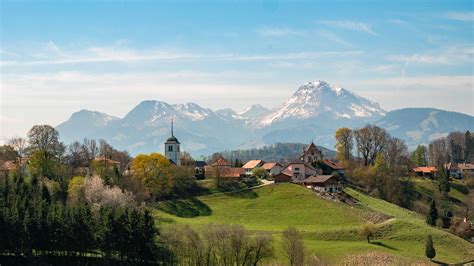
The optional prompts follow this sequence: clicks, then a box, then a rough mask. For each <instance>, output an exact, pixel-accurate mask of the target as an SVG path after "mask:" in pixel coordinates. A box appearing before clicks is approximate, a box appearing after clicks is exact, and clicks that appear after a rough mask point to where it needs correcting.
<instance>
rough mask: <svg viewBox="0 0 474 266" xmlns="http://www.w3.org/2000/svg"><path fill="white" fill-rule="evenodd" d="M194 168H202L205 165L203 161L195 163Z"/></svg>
mask: <svg viewBox="0 0 474 266" xmlns="http://www.w3.org/2000/svg"><path fill="white" fill-rule="evenodd" d="M194 163H195V164H196V167H199V168H203V167H204V166H206V165H207V163H206V162H205V161H195V162H194Z"/></svg>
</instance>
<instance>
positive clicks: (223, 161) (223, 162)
mask: <svg viewBox="0 0 474 266" xmlns="http://www.w3.org/2000/svg"><path fill="white" fill-rule="evenodd" d="M212 166H231V163H229V161H227V160H226V159H219V160H217V162H215V163H213V164H212Z"/></svg>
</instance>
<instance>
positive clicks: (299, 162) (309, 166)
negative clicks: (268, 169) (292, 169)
mask: <svg viewBox="0 0 474 266" xmlns="http://www.w3.org/2000/svg"><path fill="white" fill-rule="evenodd" d="M292 164H302V165H304V166H305V167H307V168H309V169H311V170H314V171H316V168H314V167H313V166H311V165H309V164H307V163H305V162H303V161H292V162H290V163H289V164H287V165H286V166H285V169H286V168H288V166H290V165H292Z"/></svg>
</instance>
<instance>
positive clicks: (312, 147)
mask: <svg viewBox="0 0 474 266" xmlns="http://www.w3.org/2000/svg"><path fill="white" fill-rule="evenodd" d="M317 148H318V147H316V145H315V144H314V142H312V141H311V143H310V144H309V145H308V146H307V147H306V149H305V150H304V151H305V152H306V151H309V150H311V149H317Z"/></svg>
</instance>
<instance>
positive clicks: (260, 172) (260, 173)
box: [252, 167, 268, 179]
mask: <svg viewBox="0 0 474 266" xmlns="http://www.w3.org/2000/svg"><path fill="white" fill-rule="evenodd" d="M252 175H253V176H254V177H256V178H259V179H265V178H267V177H268V172H267V170H265V169H263V168H262V167H256V168H254V169H253V170H252Z"/></svg>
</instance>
